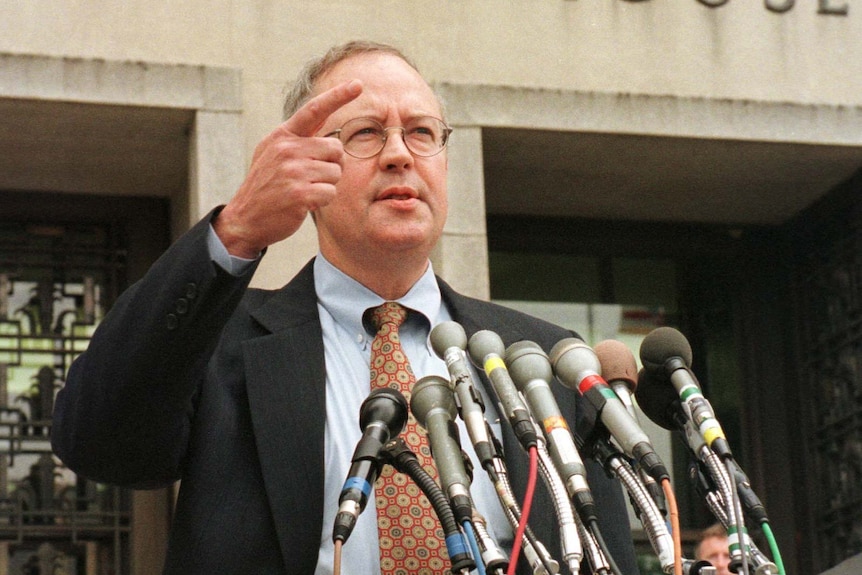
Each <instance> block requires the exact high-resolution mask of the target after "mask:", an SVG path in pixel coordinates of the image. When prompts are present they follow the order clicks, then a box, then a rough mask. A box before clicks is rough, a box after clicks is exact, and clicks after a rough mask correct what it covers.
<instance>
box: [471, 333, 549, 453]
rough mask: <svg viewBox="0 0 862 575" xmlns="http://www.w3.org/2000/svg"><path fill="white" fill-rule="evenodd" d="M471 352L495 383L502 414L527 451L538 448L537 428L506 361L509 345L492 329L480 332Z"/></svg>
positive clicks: (477, 364)
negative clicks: (504, 358)
mask: <svg viewBox="0 0 862 575" xmlns="http://www.w3.org/2000/svg"><path fill="white" fill-rule="evenodd" d="M467 352H468V353H469V354H470V359H471V360H472V361H473V364H474V365H476V366H477V367H479V368H481V369H483V370H484V371H485V373H486V374H487V375H488V379H489V380H490V381H491V386H492V387H493V388H494V391H495V392H496V394H497V399H498V400H499V402H500V403H499V404H500V412H501V413H503V414H504V415H505V416H506V418H507V419H508V420H509V423H510V424H511V425H512V430H513V431H514V432H515V437H517V438H518V441H520V443H521V445H522V446H523V447H524V449H526V450H529V449H530V447H534V446H535V445H536V441H537V438H536V427H535V425H534V424H533V419H532V418H531V417H530V412H529V411H527V406H526V405H524V402H523V401H522V400H521V397H520V396H519V395H518V389H517V388H516V387H515V382H514V381H512V376H511V375H510V374H509V370H508V368H507V367H506V362H505V361H503V356H504V355H505V353H506V345H505V344H504V343H503V340H502V338H500V336H499V335H497V334H496V333H494V332H493V331H489V330H481V331H477V332H476V333H474V334H473V335H472V336H471V337H470V341H468V342H467Z"/></svg>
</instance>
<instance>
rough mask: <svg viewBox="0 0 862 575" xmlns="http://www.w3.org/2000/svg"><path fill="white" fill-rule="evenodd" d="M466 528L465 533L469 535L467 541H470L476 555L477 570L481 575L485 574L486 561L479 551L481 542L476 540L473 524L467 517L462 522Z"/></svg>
mask: <svg viewBox="0 0 862 575" xmlns="http://www.w3.org/2000/svg"><path fill="white" fill-rule="evenodd" d="M461 526H462V527H463V529H464V534H465V535H466V536H467V541H468V542H469V543H470V549H472V550H473V556H474V557H476V572H477V573H479V575H485V563H484V562H483V561H482V553H481V552H480V551H479V544H478V542H477V541H476V534H475V532H474V531H473V526H472V525H471V524H470V522H469V521H467V520H466V519H465V520H464V522H463V523H462V524H461Z"/></svg>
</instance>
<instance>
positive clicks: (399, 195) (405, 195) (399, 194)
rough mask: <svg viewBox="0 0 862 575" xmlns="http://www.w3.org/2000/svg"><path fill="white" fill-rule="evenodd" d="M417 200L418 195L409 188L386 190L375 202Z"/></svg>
mask: <svg viewBox="0 0 862 575" xmlns="http://www.w3.org/2000/svg"><path fill="white" fill-rule="evenodd" d="M418 198H419V193H418V192H417V191H416V190H414V189H413V188H410V187H395V188H387V189H385V190H383V192H382V193H381V194H380V195H378V196H377V198H376V201H384V200H394V201H406V200H415V199H418Z"/></svg>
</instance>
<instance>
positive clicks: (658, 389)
mask: <svg viewBox="0 0 862 575" xmlns="http://www.w3.org/2000/svg"><path fill="white" fill-rule="evenodd" d="M635 399H636V400H637V402H638V407H640V409H641V411H642V412H643V413H644V415H646V416H647V417H649V418H650V420H651V421H652V422H653V423H655V424H656V425H658V426H661V427H663V428H665V429H669V430H671V431H673V430H675V429H677V425H676V419H675V414H676V413H677V410H679V409H680V408H679V406H678V403H679V395H678V394H677V392H676V389H675V388H674V386H673V384H672V383H671V382H670V379H668V378H667V377H666V376H665V375H664V372H661V371H657V370H655V371H650V370H647V369H642V370H640V373H639V374H638V385H637V388H636V389H635Z"/></svg>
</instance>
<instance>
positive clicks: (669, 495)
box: [661, 478, 682, 575]
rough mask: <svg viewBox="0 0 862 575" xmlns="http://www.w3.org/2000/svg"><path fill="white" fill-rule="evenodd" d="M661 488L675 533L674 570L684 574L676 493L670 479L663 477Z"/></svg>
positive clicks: (677, 574)
mask: <svg viewBox="0 0 862 575" xmlns="http://www.w3.org/2000/svg"><path fill="white" fill-rule="evenodd" d="M661 488H662V490H663V491H664V498H665V501H666V502H667V509H668V515H669V516H670V529H671V534H672V535H673V556H674V561H673V572H674V575H682V535H681V533H680V527H679V509H678V508H677V506H676V495H675V494H674V492H673V488H672V487H671V485H670V479H667V478H665V479H663V480H662V482H661Z"/></svg>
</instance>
